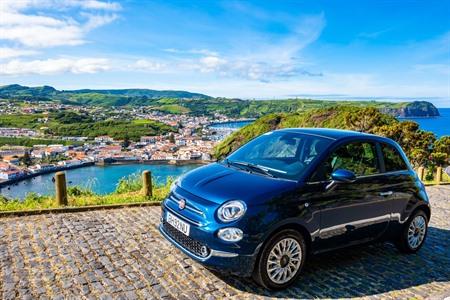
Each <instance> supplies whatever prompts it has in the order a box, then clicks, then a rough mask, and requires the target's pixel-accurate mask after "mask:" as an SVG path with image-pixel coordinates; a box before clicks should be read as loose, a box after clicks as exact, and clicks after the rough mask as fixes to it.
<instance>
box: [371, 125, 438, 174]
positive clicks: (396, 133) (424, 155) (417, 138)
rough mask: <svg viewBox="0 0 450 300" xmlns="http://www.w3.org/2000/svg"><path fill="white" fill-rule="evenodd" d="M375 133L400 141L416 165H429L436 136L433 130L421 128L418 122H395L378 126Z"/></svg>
mask: <svg viewBox="0 0 450 300" xmlns="http://www.w3.org/2000/svg"><path fill="white" fill-rule="evenodd" d="M373 133H375V134H378V135H381V136H385V137H388V138H390V139H393V140H394V141H396V142H397V143H399V144H400V146H401V147H402V149H403V150H404V151H405V153H406V156H408V158H409V160H410V161H411V163H412V165H413V166H414V167H420V166H427V165H428V164H429V163H430V155H431V152H432V149H433V143H434V142H435V141H436V136H435V135H434V133H432V132H429V131H424V130H420V128H419V124H417V123H416V122H412V121H405V122H394V123H392V124H389V125H383V126H380V127H378V128H376V129H375V130H374V131H373Z"/></svg>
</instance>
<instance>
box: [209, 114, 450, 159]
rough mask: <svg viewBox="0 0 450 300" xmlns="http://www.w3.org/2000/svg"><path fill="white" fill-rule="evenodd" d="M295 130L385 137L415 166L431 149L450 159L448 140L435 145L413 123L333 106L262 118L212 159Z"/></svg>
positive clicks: (233, 136)
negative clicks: (264, 137)
mask: <svg viewBox="0 0 450 300" xmlns="http://www.w3.org/2000/svg"><path fill="white" fill-rule="evenodd" d="M295 127H316V128H338V129H349V130H355V131H362V132H367V133H372V134H378V135H381V136H386V137H389V138H392V139H393V140H395V141H397V142H398V143H399V144H400V145H401V146H402V147H403V149H404V151H405V153H406V154H407V155H408V157H409V158H410V160H411V161H412V163H413V164H415V165H423V161H425V160H427V159H429V157H433V154H432V151H433V149H439V150H438V152H443V153H445V154H443V155H445V156H446V157H450V147H448V146H445V147H440V146H439V145H440V144H445V145H448V142H449V140H448V139H446V138H445V137H443V138H441V139H440V140H438V141H436V138H435V136H434V134H433V133H431V132H426V131H422V130H420V129H419V126H418V124H417V123H415V122H411V121H405V122H400V121H398V120H397V119H395V118H394V117H392V116H391V115H388V114H383V113H381V112H380V111H379V110H378V109H377V108H374V107H354V106H335V107H330V108H319V109H312V110H309V111H304V112H301V113H294V114H286V113H279V114H270V115H267V116H264V117H262V118H259V119H258V120H256V121H255V122H253V123H251V124H249V125H247V126H245V127H243V128H241V129H240V130H238V131H236V132H234V133H233V134H231V135H230V136H229V137H227V138H226V139H225V140H224V141H222V142H221V143H220V144H219V145H217V146H216V148H215V150H214V156H215V157H216V158H218V159H221V158H224V157H225V156H227V155H228V154H229V153H231V152H232V151H234V150H236V149H237V148H239V147H240V146H241V145H243V144H244V143H246V142H248V141H249V140H251V139H253V138H255V137H257V136H259V135H261V134H263V133H265V132H268V131H271V130H276V129H281V128H295ZM435 141H436V142H435ZM442 149H444V150H442ZM445 149H446V150H445ZM447 152H448V153H447ZM439 155H441V156H442V154H439ZM436 157H437V156H436Z"/></svg>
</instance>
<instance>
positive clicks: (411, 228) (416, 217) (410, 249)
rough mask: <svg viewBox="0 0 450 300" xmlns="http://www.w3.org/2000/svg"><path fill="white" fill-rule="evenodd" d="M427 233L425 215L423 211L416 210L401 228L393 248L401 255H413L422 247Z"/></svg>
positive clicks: (426, 218)
mask: <svg viewBox="0 0 450 300" xmlns="http://www.w3.org/2000/svg"><path fill="white" fill-rule="evenodd" d="M427 233H428V217H427V214H426V213H425V212H424V211H423V210H418V211H417V212H415V213H414V214H413V215H412V216H411V217H410V218H409V219H408V221H407V222H406V223H405V225H404V226H403V228H402V232H401V233H400V236H399V238H398V239H397V241H396V242H395V246H396V247H397V249H398V250H399V251H400V252H402V253H415V252H417V251H419V249H420V248H421V247H422V246H423V244H424V242H425V239H426V237H427Z"/></svg>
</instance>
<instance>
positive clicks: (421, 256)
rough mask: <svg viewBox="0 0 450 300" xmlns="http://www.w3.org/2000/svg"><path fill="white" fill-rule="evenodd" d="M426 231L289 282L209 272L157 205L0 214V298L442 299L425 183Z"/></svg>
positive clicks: (448, 201) (436, 237) (449, 277)
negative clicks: (166, 230) (163, 221)
mask: <svg viewBox="0 0 450 300" xmlns="http://www.w3.org/2000/svg"><path fill="white" fill-rule="evenodd" d="M428 192H429V195H430V197H431V201H432V206H433V216H432V219H431V223H430V230H429V235H428V238H427V241H426V244H425V245H424V247H423V248H422V249H421V250H420V251H419V253H418V254H416V255H401V254H399V253H398V252H397V251H396V249H395V248H394V247H393V246H392V245H389V244H387V243H385V244H378V245H372V246H366V247H358V248H356V249H350V250H342V251H339V252H334V253H331V254H326V255H321V256H317V257H313V258H312V259H311V260H310V261H308V263H307V264H306V266H305V269H304V274H303V275H302V276H301V278H300V279H299V280H298V281H297V283H296V284H295V286H294V287H292V288H290V289H287V290H285V291H282V292H277V293H274V292H268V291H265V290H263V289H261V288H259V287H257V286H256V285H254V284H253V283H251V282H250V281H247V280H242V279H239V278H235V277H219V275H217V274H213V273H211V272H210V271H208V270H206V269H205V268H203V267H202V266H200V265H199V264H197V263H195V262H193V261H192V260H191V259H189V258H187V257H186V256H185V255H183V254H182V253H181V252H180V251H178V250H176V249H175V248H174V247H172V246H171V245H169V243H168V242H166V241H165V240H163V239H162V237H161V236H160V234H159V233H158V231H157V228H156V226H157V224H158V222H159V214H160V209H159V207H142V208H127V209H116V210H103V211H90V212H82V213H66V214H47V215H38V216H28V217H12V218H3V219H0V296H1V297H2V298H4V299H12V298H16V297H20V298H23V299H36V298H42V299H46V298H53V299H61V298H77V299H79V298H87V299H91V298H102V299H110V298H120V299H136V298H169V299H170V298H171V299H189V300H194V299H223V298H233V299H242V298H251V299H254V298H258V297H288V298H330V297H332V298H337V297H370V298H382V299H388V298H395V299H398V298H402V299H404V298H413V297H414V298H428V297H431V298H437V299H440V298H444V297H445V296H449V293H450V249H449V246H450V186H446V187H440V188H436V187H431V188H429V189H428Z"/></svg>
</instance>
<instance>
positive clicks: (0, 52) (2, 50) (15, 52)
mask: <svg viewBox="0 0 450 300" xmlns="http://www.w3.org/2000/svg"><path fill="white" fill-rule="evenodd" d="M38 53H39V52H37V51H34V50H26V49H18V48H9V47H0V59H6V58H13V57H19V56H28V55H35V54H38Z"/></svg>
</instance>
